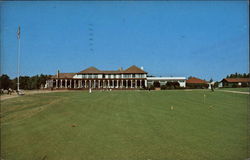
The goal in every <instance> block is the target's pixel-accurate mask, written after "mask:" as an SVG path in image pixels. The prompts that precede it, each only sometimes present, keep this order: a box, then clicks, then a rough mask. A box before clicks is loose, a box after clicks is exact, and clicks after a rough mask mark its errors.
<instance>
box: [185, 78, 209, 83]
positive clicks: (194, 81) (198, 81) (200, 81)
mask: <svg viewBox="0 0 250 160" xmlns="http://www.w3.org/2000/svg"><path fill="white" fill-rule="evenodd" d="M186 83H193V84H194V83H195V84H207V83H208V82H207V81H204V80H202V79H199V78H196V77H191V78H189V79H188V80H187V81H186Z"/></svg>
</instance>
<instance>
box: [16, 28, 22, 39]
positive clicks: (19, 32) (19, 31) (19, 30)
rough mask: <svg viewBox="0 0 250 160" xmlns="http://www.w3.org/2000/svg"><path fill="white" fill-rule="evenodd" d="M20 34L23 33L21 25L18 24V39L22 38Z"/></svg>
mask: <svg viewBox="0 0 250 160" xmlns="http://www.w3.org/2000/svg"><path fill="white" fill-rule="evenodd" d="M20 34H21V28H20V26H18V30H17V39H20Z"/></svg>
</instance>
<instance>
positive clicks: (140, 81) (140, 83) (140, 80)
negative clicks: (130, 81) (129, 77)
mask: <svg viewBox="0 0 250 160" xmlns="http://www.w3.org/2000/svg"><path fill="white" fill-rule="evenodd" d="M140 88H142V86H141V80H140Z"/></svg>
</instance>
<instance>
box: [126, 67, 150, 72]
mask: <svg viewBox="0 0 250 160" xmlns="http://www.w3.org/2000/svg"><path fill="white" fill-rule="evenodd" d="M123 73H147V72H145V71H143V70H142V69H140V68H138V67H136V66H135V65H133V66H131V67H129V68H128V69H126V70H124V71H123Z"/></svg>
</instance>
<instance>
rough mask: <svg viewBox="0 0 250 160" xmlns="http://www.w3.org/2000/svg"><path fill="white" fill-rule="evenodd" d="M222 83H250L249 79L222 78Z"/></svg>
mask: <svg viewBox="0 0 250 160" xmlns="http://www.w3.org/2000/svg"><path fill="white" fill-rule="evenodd" d="M222 81H226V82H231V83H233V82H235V83H237V82H250V78H224V79H223V80H222Z"/></svg>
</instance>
